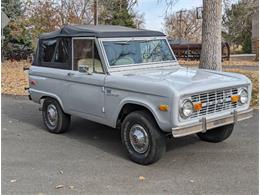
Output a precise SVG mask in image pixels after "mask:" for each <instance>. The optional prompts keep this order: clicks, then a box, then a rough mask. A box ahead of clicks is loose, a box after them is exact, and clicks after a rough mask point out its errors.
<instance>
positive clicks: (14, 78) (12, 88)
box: [1, 61, 30, 95]
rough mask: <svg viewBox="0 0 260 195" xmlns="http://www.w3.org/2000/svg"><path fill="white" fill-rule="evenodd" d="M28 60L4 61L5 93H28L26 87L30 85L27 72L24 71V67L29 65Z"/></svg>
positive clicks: (3, 79)
mask: <svg viewBox="0 0 260 195" xmlns="http://www.w3.org/2000/svg"><path fill="white" fill-rule="evenodd" d="M29 66H30V64H29V63H28V62H26V61H20V62H17V61H13V62H11V61H5V62H4V63H2V66H1V68H2V72H1V76H2V78H1V87H2V89H1V91H2V93H4V94H11V95H27V94H26V92H25V91H24V87H27V86H28V78H27V73H25V72H24V71H23V67H29Z"/></svg>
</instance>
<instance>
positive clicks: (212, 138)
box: [197, 124, 234, 143]
mask: <svg viewBox="0 0 260 195" xmlns="http://www.w3.org/2000/svg"><path fill="white" fill-rule="evenodd" d="M233 129H234V124H230V125H226V126H222V127H217V128H215V129H212V130H209V131H206V132H205V133H197V135H198V137H199V138H200V139H201V140H203V141H207V142H213V143H218V142H222V141H224V140H225V139H227V138H228V137H229V136H230V135H231V133H232V131H233Z"/></svg>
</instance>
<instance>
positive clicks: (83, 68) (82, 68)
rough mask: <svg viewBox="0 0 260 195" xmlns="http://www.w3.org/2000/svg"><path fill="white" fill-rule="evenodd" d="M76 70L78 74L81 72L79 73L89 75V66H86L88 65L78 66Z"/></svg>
mask: <svg viewBox="0 0 260 195" xmlns="http://www.w3.org/2000/svg"><path fill="white" fill-rule="evenodd" d="M78 70H79V72H81V73H87V74H91V73H89V66H88V65H85V64H81V65H79V66H78Z"/></svg>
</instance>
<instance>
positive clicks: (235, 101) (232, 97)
mask: <svg viewBox="0 0 260 195" xmlns="http://www.w3.org/2000/svg"><path fill="white" fill-rule="evenodd" d="M239 98H240V97H239V95H232V96H231V102H232V103H237V102H238V101H239Z"/></svg>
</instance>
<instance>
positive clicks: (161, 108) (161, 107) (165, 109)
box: [159, 104, 169, 112]
mask: <svg viewBox="0 0 260 195" xmlns="http://www.w3.org/2000/svg"><path fill="white" fill-rule="evenodd" d="M159 110H161V111H164V112H166V111H168V110H169V106H168V105H166V104H161V105H160V106H159Z"/></svg>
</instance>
